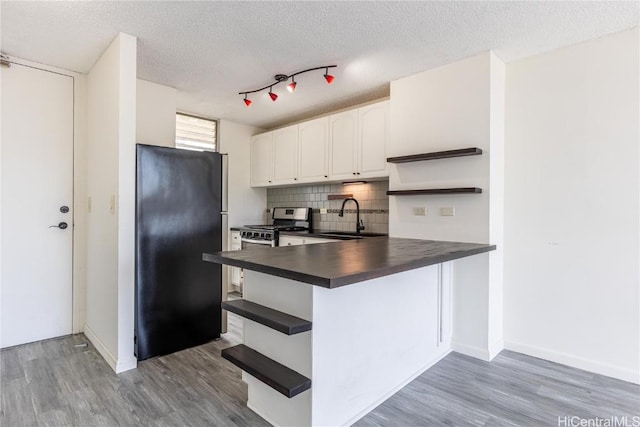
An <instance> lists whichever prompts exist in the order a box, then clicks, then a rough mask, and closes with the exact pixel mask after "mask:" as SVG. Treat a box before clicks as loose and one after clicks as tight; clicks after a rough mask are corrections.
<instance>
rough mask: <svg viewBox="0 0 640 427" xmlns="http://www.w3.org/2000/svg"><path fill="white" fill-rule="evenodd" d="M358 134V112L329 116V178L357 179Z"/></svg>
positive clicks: (351, 111)
mask: <svg viewBox="0 0 640 427" xmlns="http://www.w3.org/2000/svg"><path fill="white" fill-rule="evenodd" d="M357 134H358V110H350V111H345V112H342V113H338V114H334V115H332V116H329V141H330V142H329V144H330V156H331V157H330V161H329V165H330V166H329V167H330V170H329V178H331V179H333V180H336V179H354V178H356V177H357V176H356V173H357V172H358V171H357V170H356V169H357V160H356V147H357V144H356V140H357Z"/></svg>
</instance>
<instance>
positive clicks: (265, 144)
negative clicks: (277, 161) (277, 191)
mask: <svg viewBox="0 0 640 427" xmlns="http://www.w3.org/2000/svg"><path fill="white" fill-rule="evenodd" d="M272 180H273V133H272V132H267V133H261V134H260V135H255V136H253V137H252V138H251V186H252V187H264V186H268V185H271V183H272Z"/></svg>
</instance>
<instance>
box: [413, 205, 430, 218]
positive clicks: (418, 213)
mask: <svg viewBox="0 0 640 427" xmlns="http://www.w3.org/2000/svg"><path fill="white" fill-rule="evenodd" d="M413 214H414V215H415V216H425V215H427V208H425V207H424V206H418V207H415V208H413Z"/></svg>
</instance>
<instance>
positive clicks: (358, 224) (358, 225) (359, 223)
mask: <svg viewBox="0 0 640 427" xmlns="http://www.w3.org/2000/svg"><path fill="white" fill-rule="evenodd" d="M349 200H353V201H354V202H355V203H356V234H360V231H361V230H364V223H363V222H362V220H361V219H360V203H358V201H357V200H356V199H354V198H353V197H348V198H346V199H344V200H343V202H342V206H341V207H340V212H339V213H338V216H340V217H343V216H344V205H345V204H346V203H347V202H348V201H349Z"/></svg>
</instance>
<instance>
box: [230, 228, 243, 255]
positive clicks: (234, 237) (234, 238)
mask: <svg viewBox="0 0 640 427" xmlns="http://www.w3.org/2000/svg"><path fill="white" fill-rule="evenodd" d="M240 249H242V242H241V240H240V232H239V231H231V244H230V245H229V250H231V251H239V250H240Z"/></svg>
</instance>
